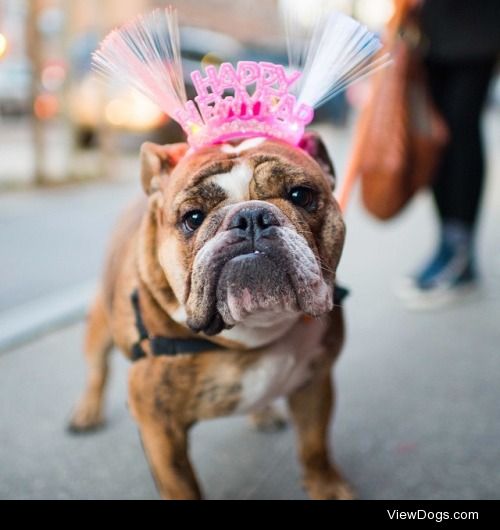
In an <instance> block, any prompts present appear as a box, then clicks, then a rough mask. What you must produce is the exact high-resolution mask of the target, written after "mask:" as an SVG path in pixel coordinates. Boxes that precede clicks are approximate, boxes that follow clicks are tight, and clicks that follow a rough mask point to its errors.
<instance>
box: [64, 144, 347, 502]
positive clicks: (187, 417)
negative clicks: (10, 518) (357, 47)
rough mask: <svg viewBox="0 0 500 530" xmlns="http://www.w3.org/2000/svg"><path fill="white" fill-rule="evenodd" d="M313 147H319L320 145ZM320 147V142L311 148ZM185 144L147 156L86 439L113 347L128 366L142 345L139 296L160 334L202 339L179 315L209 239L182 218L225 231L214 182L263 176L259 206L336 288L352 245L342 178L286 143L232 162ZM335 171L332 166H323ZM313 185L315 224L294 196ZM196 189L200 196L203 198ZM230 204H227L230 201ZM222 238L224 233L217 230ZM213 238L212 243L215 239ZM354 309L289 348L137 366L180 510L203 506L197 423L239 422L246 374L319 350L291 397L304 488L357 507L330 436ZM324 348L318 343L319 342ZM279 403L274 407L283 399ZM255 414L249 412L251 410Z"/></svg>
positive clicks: (288, 340)
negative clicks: (290, 192)
mask: <svg viewBox="0 0 500 530" xmlns="http://www.w3.org/2000/svg"><path fill="white" fill-rule="evenodd" d="M312 139H313V145H316V143H317V141H319V140H317V138H316V137H312ZM309 140H310V139H309ZM185 153H186V146H185V145H184V144H177V145H174V146H164V147H161V146H156V145H154V144H146V145H145V146H144V147H143V149H142V163H143V166H142V182H143V187H144V189H145V191H146V193H147V195H148V199H147V200H145V199H141V200H139V201H137V202H136V203H135V204H133V205H132V206H131V207H130V208H129V210H128V211H127V212H126V215H125V216H124V217H123V218H122V221H121V223H120V224H119V226H118V228H117V230H116V232H115V236H114V238H113V241H112V245H111V249H110V252H109V255H108V260H107V265H106V270H105V273H104V276H103V283H102V287H101V289H100V291H99V293H98V296H97V297H96V300H95V302H94V305H93V306H92V309H91V311H90V315H89V319H88V325H87V332H86V341H85V353H86V359H87V363H88V370H89V371H88V380H87V387H86V390H85V393H84V395H83V397H82V399H81V401H80V403H79V405H78V407H77V408H76V410H75V412H74V415H73V418H72V420H71V428H72V429H73V430H75V431H85V430H89V429H93V428H95V427H97V426H98V425H100V424H101V422H102V408H103V393H104V387H105V383H106V376H107V371H108V370H107V366H108V354H109V351H110V350H111V346H112V344H115V345H116V346H118V347H119V348H120V349H121V350H122V351H123V352H124V353H125V355H126V356H128V357H130V356H131V348H132V345H133V344H134V343H135V342H136V341H137V340H138V331H137V329H136V325H135V320H134V314H133V309H132V305H131V302H130V294H131V293H132V292H133V290H134V289H138V290H139V292H140V301H141V312H142V316H143V319H144V322H145V324H146V327H147V329H148V330H149V332H150V333H151V334H155V335H162V336H167V337H168V336H170V337H195V336H197V335H196V334H195V333H193V332H192V331H191V330H190V329H189V327H187V326H186V325H185V324H183V323H178V322H176V320H175V319H174V318H172V315H174V313H175V311H176V310H179V308H180V307H181V306H182V301H183V300H185V298H186V296H187V295H188V291H189V277H190V274H191V267H192V264H193V259H194V255H195V253H196V251H197V249H198V248H199V247H200V246H201V245H202V243H203V234H200V235H199V236H198V238H191V239H186V237H184V236H183V235H182V234H181V233H180V231H179V228H178V216H179V211H182V210H183V208H184V211H185V209H186V208H187V207H189V208H192V207H193V206H194V207H196V205H197V204H199V203H200V201H204V203H205V204H209V208H210V209H211V210H212V211H213V217H212V218H208V219H207V221H206V224H207V228H206V230H208V231H210V229H211V228H210V226H209V225H210V222H212V223H214V224H217V222H218V221H217V218H216V215H217V210H218V209H219V208H221V206H222V205H224V204H225V202H224V201H225V197H224V196H223V194H221V190H220V189H217V188H216V187H214V185H213V184H207V182H206V180H207V178H208V177H209V176H210V175H213V174H214V173H221V172H226V171H228V170H230V169H231V167H232V166H233V165H234V164H235V163H237V162H239V161H241V160H245V161H247V162H248V163H250V164H251V166H252V167H253V168H254V176H253V179H252V181H251V184H250V191H249V194H250V195H249V199H255V198H257V199H260V200H265V201H269V202H271V203H273V204H275V205H276V206H278V208H280V210H281V211H282V212H283V213H284V214H285V215H286V216H288V218H289V219H291V220H292V222H293V223H294V225H295V227H296V229H297V231H300V233H302V234H303V236H304V237H305V238H306V240H307V242H308V244H309V245H310V247H311V248H312V249H313V250H314V253H315V254H316V255H317V257H318V259H319V260H320V261H321V263H322V264H323V265H324V274H325V277H327V278H328V281H329V282H330V283H331V284H333V281H334V278H335V274H334V271H335V269H336V266H337V263H338V261H339V258H340V254H341V250H342V244H343V234H344V231H343V222H342V220H341V216H340V213H339V210H338V206H337V204H336V203H335V201H334V199H333V198H332V177H333V176H332V175H327V174H326V173H325V172H324V170H323V169H324V167H331V165H329V162H328V161H327V162H328V163H327V164H326V166H325V163H323V164H322V166H320V165H319V164H318V163H317V162H316V161H315V160H313V158H312V157H310V156H308V155H307V154H306V153H304V152H300V151H299V150H297V149H294V148H291V147H289V146H287V145H285V144H282V143H279V142H271V141H266V142H265V143H264V144H263V145H261V146H259V147H257V148H255V149H250V150H248V151H246V152H243V153H241V154H239V155H234V154H225V153H222V152H221V150H220V149H219V147H217V146H214V147H212V148H207V149H205V150H203V151H200V152H198V153H196V155H194V156H183V155H184V154H185ZM323 162H325V161H323ZM289 181H290V182H293V183H294V184H295V185H297V184H300V183H303V182H304V183H305V182H308V183H313V184H314V186H316V187H317V189H318V191H319V200H320V202H321V204H320V205H319V207H318V210H317V212H316V213H313V214H310V215H304V214H301V213H300V212H298V211H297V209H296V208H295V207H293V205H291V204H290V203H288V201H286V200H285V199H283V198H282V196H283V192H282V190H283V187H284V186H286V185H287V182H289ZM193 190H194V191H193ZM226 202H227V201H226ZM212 228H213V227H212ZM207 233H209V232H207ZM160 247H161V248H162V249H163V250H165V248H167V249H168V251H169V252H171V256H172V260H171V262H169V263H170V265H169V266H168V268H167V269H168V270H166V268H165V267H162V265H161V264H160V262H159V257H158V256H159V252H160ZM343 337H344V323H343V316H342V310H341V308H339V307H335V308H334V309H333V310H332V311H331V312H330V313H328V314H325V315H323V316H320V317H317V318H315V319H311V318H301V319H300V320H299V321H298V322H297V323H296V324H295V326H294V328H293V330H291V331H290V332H289V333H287V334H286V336H283V337H282V338H281V339H280V340H278V341H275V342H273V343H272V344H269V345H265V346H263V347H260V348H256V349H251V350H249V349H248V348H247V347H246V346H245V344H243V343H239V342H238V341H235V340H229V339H227V338H224V336H223V334H222V336H221V335H215V336H213V337H212V338H211V340H213V341H214V342H216V343H218V344H221V345H223V346H225V347H226V349H224V350H214V351H211V352H210V351H208V352H205V353H199V354H196V355H179V356H176V357H165V356H160V357H152V356H150V355H148V356H147V357H146V358H143V359H141V360H139V361H137V362H134V363H133V364H132V365H131V367H130V372H129V406H130V410H131V412H132V414H133V416H134V418H135V419H136V421H137V423H138V425H139V428H140V432H141V437H142V441H143V445H144V449H145V453H146V455H147V458H148V461H149V463H150V466H151V469H152V472H153V475H154V477H155V480H156V483H157V486H158V489H159V491H160V494H161V495H162V497H164V498H168V499H198V498H200V496H201V492H200V489H199V487H198V484H197V481H196V477H195V474H194V471H193V469H192V466H191V463H190V460H189V456H188V432H189V429H190V427H191V426H192V425H194V424H195V423H196V422H197V421H199V420H203V419H208V418H214V417H219V416H227V415H230V414H233V413H235V412H241V411H239V410H238V407H239V406H240V402H241V401H242V399H243V393H244V388H243V380H244V377H245V374H247V373H248V372H249V370H251V369H252V366H255V365H256V363H258V362H259V360H261V359H263V358H264V357H266V356H270V355H273V354H276V352H277V350H278V349H279V348H281V349H284V351H286V352H290V354H296V355H300V354H301V352H304V351H307V350H308V349H309V348H313V347H314V348H317V349H318V351H319V354H318V355H317V356H315V357H314V359H312V360H311V361H310V363H309V368H310V370H311V373H310V377H309V379H308V380H307V381H305V382H304V383H303V384H301V385H300V387H298V388H293V389H292V390H291V391H290V392H289V393H288V395H287V396H285V397H286V398H287V400H288V404H289V409H290V415H291V418H292V420H293V423H294V424H295V427H296V431H297V437H298V453H299V458H300V461H301V463H302V466H303V470H304V484H305V487H306V489H307V491H308V493H309V495H310V496H311V497H312V498H315V499H325V498H332V499H343V498H351V496H352V493H351V491H350V489H349V487H348V486H347V484H346V483H345V481H344V480H343V479H342V477H341V475H340V473H339V471H338V470H337V469H336V467H335V466H334V464H333V461H332V460H331V457H330V456H329V450H328V444H327V434H328V425H329V420H330V416H331V412H332V407H333V393H334V392H333V387H332V382H331V375H330V374H331V367H332V365H333V363H334V361H335V359H336V358H337V355H338V353H339V351H340V349H341V347H342V342H343ZM311 341H312V343H313V344H312V343H311ZM275 397H276V396H274V395H273V396H272V399H274V398H275ZM243 412H246V411H243ZM274 419H275V418H274V416H273V415H272V414H271V413H270V409H269V403H266V404H265V406H264V407H262V408H261V409H260V410H257V411H255V414H254V420H255V422H256V423H257V424H261V425H262V426H264V427H265V426H266V425H267V426H269V425H270V424H272V423H273V421H274Z"/></svg>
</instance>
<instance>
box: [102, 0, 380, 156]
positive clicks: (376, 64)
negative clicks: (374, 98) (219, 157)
mask: <svg viewBox="0 0 500 530" xmlns="http://www.w3.org/2000/svg"><path fill="white" fill-rule="evenodd" d="M284 19H285V29H286V36H287V49H288V57H289V69H285V67H284V66H282V65H279V64H273V63H269V62H254V61H240V62H238V63H237V64H236V65H235V66H233V65H232V64H230V63H223V64H221V65H220V66H219V67H218V68H217V67H215V66H207V67H206V68H205V72H204V73H202V72H201V71H198V70H196V71H194V72H192V73H191V79H192V81H193V85H194V88H195V90H196V92H197V96H196V97H195V98H194V101H193V100H188V99H187V95H186V88H185V85H184V76H183V71H182V59H181V53H180V39H179V26H178V20H177V11H176V9H175V8H173V7H171V6H169V7H167V8H166V9H157V10H155V11H153V12H151V13H149V14H147V15H140V16H138V17H137V18H136V19H135V20H133V21H131V22H129V23H127V24H125V25H124V26H123V27H121V28H119V29H115V30H114V31H112V32H111V33H110V34H109V35H108V36H107V37H106V38H105V39H104V41H103V42H102V43H101V46H100V48H99V49H98V50H97V51H96V52H95V53H94V55H93V64H94V68H95V69H96V70H97V71H99V72H101V73H103V74H104V75H106V76H108V77H112V78H114V79H120V80H124V81H126V82H127V83H128V84H130V85H131V86H133V87H135V88H136V89H138V90H139V91H140V92H142V93H143V94H144V95H146V96H147V97H148V98H150V99H151V100H152V101H154V102H155V103H156V104H157V105H158V106H159V107H160V108H161V109H162V110H163V111H164V112H165V113H166V114H167V115H168V116H170V117H171V118H172V119H174V120H175V121H177V122H178V123H179V124H180V125H181V127H182V128H183V129H184V131H185V132H186V135H187V140H188V143H189V144H190V146H191V147H192V148H195V149H196V148H199V147H202V146H205V145H211V144H215V143H220V142H223V141H226V140H229V139H233V138H249V137H256V136H264V137H270V138H277V139H280V140H283V141H285V142H288V143H290V144H292V145H297V144H298V143H299V141H300V139H301V138H302V136H303V134H304V129H305V127H306V126H307V125H308V124H309V123H310V122H311V121H312V119H313V116H314V109H315V108H316V107H319V106H320V105H321V104H323V103H324V102H325V101H327V100H328V99H330V98H332V97H333V96H335V95H336V94H338V93H339V92H341V91H342V90H344V89H345V88H346V87H347V86H348V85H350V84H352V83H353V82H354V81H356V80H358V79H360V78H362V77H364V76H366V75H367V74H369V73H371V72H373V71H374V70H376V69H378V68H380V67H382V66H384V65H386V64H387V62H388V57H387V55H383V56H382V57H379V58H377V59H375V60H373V61H372V60H371V58H372V56H373V55H374V54H375V53H376V52H377V51H378V50H379V49H380V47H381V43H380V41H379V39H378V38H377V37H376V36H375V35H374V34H373V33H371V32H370V31H369V30H368V29H367V28H366V27H365V26H363V25H361V24H359V23H358V22H356V21H355V20H353V19H352V18H350V17H348V16H347V15H344V14H341V13H337V12H328V13H325V12H324V13H319V14H318V16H317V17H316V20H315V21H314V23H313V24H312V26H311V28H310V31H309V34H308V36H307V38H305V39H304V38H302V36H301V29H302V24H301V21H300V17H299V14H298V12H296V11H294V10H293V9H287V10H286V11H285V12H284Z"/></svg>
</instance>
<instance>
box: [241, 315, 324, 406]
mask: <svg viewBox="0 0 500 530" xmlns="http://www.w3.org/2000/svg"><path fill="white" fill-rule="evenodd" d="M324 329H325V327H324V323H323V322H322V321H320V320H317V321H313V322H310V323H308V324H301V325H298V326H297V327H296V328H295V329H294V330H293V331H291V332H290V333H289V334H288V335H287V337H286V338H284V339H283V340H282V341H280V343H279V345H275V346H274V347H273V348H272V349H270V351H269V353H264V354H263V355H262V356H261V357H260V358H259V359H258V360H257V361H256V362H255V363H254V364H252V365H251V366H249V368H248V369H247V370H246V371H245V373H244V374H243V377H242V379H241V384H242V392H241V399H240V402H239V404H238V406H237V408H236V410H235V413H237V414H241V413H243V414H246V413H248V412H251V411H253V410H258V409H259V408H262V407H264V406H265V405H266V404H268V403H270V402H272V401H274V400H275V399H277V398H278V397H281V396H287V395H289V394H290V393H291V392H293V391H294V390H296V389H298V388H300V387H301V386H302V385H304V384H306V383H307V382H308V381H309V380H310V379H311V376H312V374H313V370H312V364H313V363H314V361H315V360H316V359H318V357H320V356H321V355H322V354H324V353H325V350H324V347H323V346H322V344H321V340H322V337H323V333H324Z"/></svg>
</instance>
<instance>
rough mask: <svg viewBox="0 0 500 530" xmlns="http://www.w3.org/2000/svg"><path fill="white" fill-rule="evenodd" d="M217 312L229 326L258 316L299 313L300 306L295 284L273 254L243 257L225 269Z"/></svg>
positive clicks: (222, 273)
mask: <svg viewBox="0 0 500 530" xmlns="http://www.w3.org/2000/svg"><path fill="white" fill-rule="evenodd" d="M216 298H217V302H216V308H217V311H218V313H219V314H220V315H221V317H222V319H223V321H224V322H225V324H226V325H227V326H234V325H235V324H237V323H238V322H244V321H245V320H246V319H247V318H248V317H250V316H251V315H255V314H256V313H295V312H298V311H299V309H300V308H299V303H298V301H297V296H296V293H295V290H294V289H293V284H292V280H291V278H290V276H289V274H288V273H287V271H286V269H285V268H283V267H282V266H280V264H279V260H276V259H275V258H274V257H273V254H272V253H269V252H268V253H266V252H264V251H259V250H255V251H253V252H251V253H246V254H240V255H239V256H236V257H235V258H232V259H231V260H229V261H228V262H227V263H226V264H225V265H224V267H223V269H222V271H221V275H220V277H219V281H218V284H217V294H216Z"/></svg>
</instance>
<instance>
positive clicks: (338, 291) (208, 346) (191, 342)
mask: <svg viewBox="0 0 500 530" xmlns="http://www.w3.org/2000/svg"><path fill="white" fill-rule="evenodd" d="M348 294H349V291H348V290H347V289H345V288H344V287H340V286H338V285H336V286H335V290H334V304H335V305H336V306H340V305H342V301H343V300H344V298H345V297H346V296H347V295H348ZM130 300H131V302H132V307H133V309H134V317H135V326H136V328H137V332H138V334H139V340H138V341H137V342H135V343H134V345H133V346H132V360H133V361H138V360H139V359H143V358H144V357H147V353H146V352H145V351H144V348H143V347H142V343H143V342H144V341H145V340H148V341H149V350H150V352H151V355H153V356H159V355H167V356H171V357H174V356H176V355H182V354H183V353H200V352H203V351H210V350H221V349H224V346H220V345H219V344H215V343H214V342H211V341H209V340H207V339H202V338H190V339H172V338H169V337H158V336H154V335H153V336H150V335H149V333H148V330H147V329H146V326H145V325H144V320H143V319H142V315H141V308H140V304H139V291H138V290H137V289H136V290H135V291H134V292H133V293H132V295H131V297H130Z"/></svg>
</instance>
